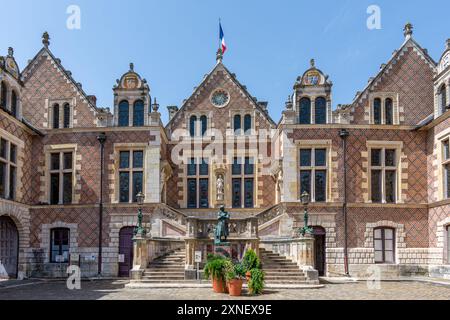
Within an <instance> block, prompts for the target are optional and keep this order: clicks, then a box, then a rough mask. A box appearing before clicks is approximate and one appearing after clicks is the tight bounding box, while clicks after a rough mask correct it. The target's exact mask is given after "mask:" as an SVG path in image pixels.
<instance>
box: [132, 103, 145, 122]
mask: <svg viewBox="0 0 450 320" xmlns="http://www.w3.org/2000/svg"><path fill="white" fill-rule="evenodd" d="M137 107H139V108H141V107H142V110H137ZM132 115H133V119H132V123H133V127H143V126H145V102H144V100H142V99H137V100H136V101H134V102H133V112H132ZM140 116H142V119H140V118H139V117H140ZM137 120H139V122H138V121H137Z"/></svg>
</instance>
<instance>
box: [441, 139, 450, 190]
mask: <svg viewBox="0 0 450 320" xmlns="http://www.w3.org/2000/svg"><path fill="white" fill-rule="evenodd" d="M442 151H443V157H442V158H443V162H442V166H443V173H444V179H443V181H444V198H447V199H450V138H447V139H446V140H444V141H443V142H442Z"/></svg>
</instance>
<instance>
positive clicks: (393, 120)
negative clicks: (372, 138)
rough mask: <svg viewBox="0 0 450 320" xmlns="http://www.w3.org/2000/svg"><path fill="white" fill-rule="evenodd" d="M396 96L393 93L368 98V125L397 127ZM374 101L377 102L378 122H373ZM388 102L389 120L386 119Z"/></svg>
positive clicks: (378, 94)
mask: <svg viewBox="0 0 450 320" xmlns="http://www.w3.org/2000/svg"><path fill="white" fill-rule="evenodd" d="M398 99H399V98H398V95H397V96H396V94H394V93H377V94H373V95H371V96H370V103H369V104H370V106H369V108H370V124H372V125H388V126H391V125H397V124H398V123H397V121H398V116H399V115H398V110H397V104H398ZM375 101H379V102H380V105H379V108H380V110H379V112H380V122H379V123H376V122H375V106H376V105H375ZM388 101H390V117H389V118H390V119H388V118H387V114H388V112H387V108H388ZM388 120H390V121H388Z"/></svg>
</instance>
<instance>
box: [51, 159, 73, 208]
mask: <svg viewBox="0 0 450 320" xmlns="http://www.w3.org/2000/svg"><path fill="white" fill-rule="evenodd" d="M72 194H73V153H72V152H71V151H67V152H56V153H51V154H50V204H52V205H56V204H69V203H72Z"/></svg>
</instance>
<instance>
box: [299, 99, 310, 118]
mask: <svg viewBox="0 0 450 320" xmlns="http://www.w3.org/2000/svg"><path fill="white" fill-rule="evenodd" d="M299 116H300V119H299V122H300V124H310V123H311V100H310V99H309V98H302V99H300V115H299Z"/></svg>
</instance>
